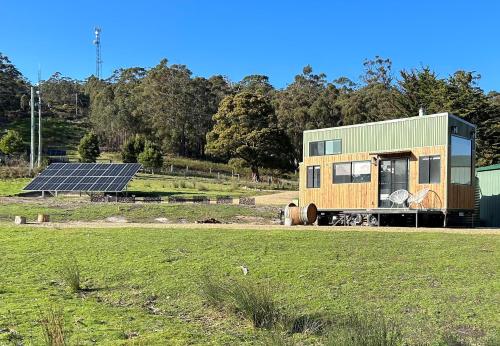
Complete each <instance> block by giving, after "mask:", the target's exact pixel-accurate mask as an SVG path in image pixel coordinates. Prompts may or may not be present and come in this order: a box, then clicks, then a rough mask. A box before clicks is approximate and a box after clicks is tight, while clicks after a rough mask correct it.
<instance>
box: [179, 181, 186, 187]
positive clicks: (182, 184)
mask: <svg viewBox="0 0 500 346" xmlns="http://www.w3.org/2000/svg"><path fill="white" fill-rule="evenodd" d="M186 186H187V184H186V182H185V181H184V180H181V181H180V182H179V187H180V188H181V189H185V188H186Z"/></svg>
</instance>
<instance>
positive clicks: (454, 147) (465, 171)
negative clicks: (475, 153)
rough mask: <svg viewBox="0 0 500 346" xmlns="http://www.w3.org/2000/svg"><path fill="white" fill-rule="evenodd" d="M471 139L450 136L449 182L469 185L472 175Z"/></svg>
mask: <svg viewBox="0 0 500 346" xmlns="http://www.w3.org/2000/svg"><path fill="white" fill-rule="evenodd" d="M471 167H472V141H471V140H470V139H467V138H463V137H458V136H451V182H452V183H453V184H464V185H469V184H470V183H471V175H472V169H471Z"/></svg>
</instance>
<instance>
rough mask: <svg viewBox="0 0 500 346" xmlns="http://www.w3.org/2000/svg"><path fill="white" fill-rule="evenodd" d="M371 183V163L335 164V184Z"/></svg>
mask: <svg viewBox="0 0 500 346" xmlns="http://www.w3.org/2000/svg"><path fill="white" fill-rule="evenodd" d="M369 181H371V162H370V161H354V162H343V163H334V164H333V183H334V184H343V183H366V182H369Z"/></svg>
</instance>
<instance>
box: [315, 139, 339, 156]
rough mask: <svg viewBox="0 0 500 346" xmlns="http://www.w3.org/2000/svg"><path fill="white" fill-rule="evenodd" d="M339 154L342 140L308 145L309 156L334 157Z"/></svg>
mask: <svg viewBox="0 0 500 346" xmlns="http://www.w3.org/2000/svg"><path fill="white" fill-rule="evenodd" d="M341 152H342V140H340V139H332V140H328V141H319V142H310V143H309V156H323V155H334V154H340V153H341Z"/></svg>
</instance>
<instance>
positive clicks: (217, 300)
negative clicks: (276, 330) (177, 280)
mask: <svg viewBox="0 0 500 346" xmlns="http://www.w3.org/2000/svg"><path fill="white" fill-rule="evenodd" d="M201 292H202V296H203V297H204V298H205V299H206V300H207V301H208V303H210V304H211V305H213V306H216V307H219V308H229V309H231V310H234V311H235V312H237V313H239V314H241V315H242V316H243V317H244V318H247V319H249V320H250V321H252V323H253V326H254V327H255V328H265V329H270V328H272V327H274V326H275V325H276V324H277V323H278V322H279V321H280V319H281V317H282V314H281V312H280V309H279V308H278V306H277V304H276V302H275V300H274V291H273V289H272V288H271V286H270V285H269V284H259V283H255V282H251V281H229V280H221V279H216V278H214V277H213V276H210V275H207V276H204V277H203V279H202V284H201Z"/></svg>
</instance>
